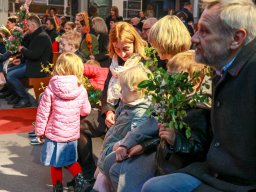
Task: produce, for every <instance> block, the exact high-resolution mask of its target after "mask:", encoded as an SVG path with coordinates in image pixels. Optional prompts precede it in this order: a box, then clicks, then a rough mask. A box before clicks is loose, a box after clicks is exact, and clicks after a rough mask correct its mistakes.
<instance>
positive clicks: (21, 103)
mask: <svg viewBox="0 0 256 192" xmlns="http://www.w3.org/2000/svg"><path fill="white" fill-rule="evenodd" d="M31 106H32V105H31V103H30V101H29V100H27V99H20V100H19V102H18V103H16V104H15V105H14V106H13V108H26V107H31Z"/></svg>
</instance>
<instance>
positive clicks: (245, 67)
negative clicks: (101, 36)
mask: <svg viewBox="0 0 256 192" xmlns="http://www.w3.org/2000/svg"><path fill="white" fill-rule="evenodd" d="M255 72H256V39H254V40H253V41H252V42H251V43H249V44H248V45H246V46H245V47H243V48H242V50H241V51H240V52H239V53H238V55H237V57H236V58H235V60H234V62H233V65H232V66H231V67H230V68H229V69H228V70H227V71H226V72H225V74H223V75H222V77H220V76H216V77H215V78H214V79H213V98H212V111H211V124H212V130H213V140H212V143H211V146H210V149H209V152H208V154H207V160H206V162H204V163H196V164H192V165H190V166H188V167H186V168H185V169H183V170H182V172H186V173H188V174H191V175H194V176H195V177H197V178H199V179H200V180H201V181H203V183H204V184H203V185H201V186H200V187H199V188H198V189H197V190H196V191H216V190H219V191H232V192H234V191H239V192H242V191H249V189H254V190H256V139H255V136H256V75H255ZM207 185H208V186H207Z"/></svg>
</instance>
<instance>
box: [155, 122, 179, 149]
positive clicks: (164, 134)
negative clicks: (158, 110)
mask: <svg viewBox="0 0 256 192" xmlns="http://www.w3.org/2000/svg"><path fill="white" fill-rule="evenodd" d="M158 128H159V137H160V138H161V139H164V140H165V141H166V142H168V143H169V144H170V145H173V144H174V141H175V136H176V134H175V130H174V128H171V129H170V128H168V127H164V125H163V124H160V123H159V124H158Z"/></svg>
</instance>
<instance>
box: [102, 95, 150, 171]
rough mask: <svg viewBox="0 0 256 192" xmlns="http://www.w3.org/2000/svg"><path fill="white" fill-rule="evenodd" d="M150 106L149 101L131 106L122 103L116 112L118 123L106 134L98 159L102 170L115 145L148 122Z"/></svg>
mask: <svg viewBox="0 0 256 192" xmlns="http://www.w3.org/2000/svg"><path fill="white" fill-rule="evenodd" d="M150 104H151V102H150V101H149V100H148V99H142V100H138V101H137V102H133V103H129V104H124V103H122V102H121V103H120V105H119V106H118V108H117V110H116V123H115V124H114V125H113V126H112V127H111V128H110V129H109V130H108V132H107V133H106V136H105V139H104V142H103V149H102V152H101V154H100V156H99V159H98V166H99V167H100V168H101V169H102V164H103V161H104V159H105V158H106V156H107V155H108V154H110V153H111V152H112V148H113V146H114V144H115V143H116V142H118V141H120V140H122V139H124V138H125V136H126V135H127V133H128V132H130V131H133V130H136V129H137V128H138V127H139V126H140V125H142V124H143V123H145V122H146V121H147V120H148V118H149V117H148V115H147V109H148V108H149V106H150Z"/></svg>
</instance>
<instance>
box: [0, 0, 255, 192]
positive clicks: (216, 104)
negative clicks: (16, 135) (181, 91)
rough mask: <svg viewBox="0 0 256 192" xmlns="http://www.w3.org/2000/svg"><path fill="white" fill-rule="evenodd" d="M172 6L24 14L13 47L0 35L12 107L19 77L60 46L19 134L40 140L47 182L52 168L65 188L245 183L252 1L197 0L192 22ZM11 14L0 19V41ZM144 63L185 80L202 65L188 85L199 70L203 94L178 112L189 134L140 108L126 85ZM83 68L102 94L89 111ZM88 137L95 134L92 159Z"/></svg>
mask: <svg viewBox="0 0 256 192" xmlns="http://www.w3.org/2000/svg"><path fill="white" fill-rule="evenodd" d="M175 14H176V15H167V16H165V17H163V18H161V19H159V20H158V19H156V18H153V17H148V18H147V17H146V16H145V15H144V13H143V12H140V14H139V16H138V18H132V19H131V21H130V22H126V21H123V18H122V17H121V16H120V15H119V13H118V8H117V7H115V6H113V7H112V8H111V11H110V15H109V16H108V17H107V18H106V19H105V20H104V19H103V18H101V17H98V16H96V15H93V16H92V17H89V15H88V13H87V12H80V13H77V14H76V17H75V21H74V22H71V21H64V20H63V22H61V21H58V18H57V16H56V12H55V11H54V10H52V13H51V16H50V17H49V18H46V19H45V21H44V22H45V25H44V26H43V25H42V21H41V19H40V18H39V17H38V16H37V15H35V14H29V15H28V17H27V24H26V28H27V29H26V31H25V32H24V37H23V41H22V44H21V45H20V46H19V47H18V54H17V53H16V54H15V55H13V53H12V52H11V51H9V50H5V48H4V45H3V46H2V45H1V44H0V46H2V47H3V51H2V49H1V50H0V51H1V55H0V61H2V63H1V65H0V72H4V73H5V76H6V82H7V83H6V85H5V87H4V88H3V89H2V90H1V91H0V98H6V99H7V100H8V103H9V104H13V105H14V106H13V107H14V108H21V107H30V106H31V103H30V100H29V95H28V93H27V92H26V89H25V87H24V86H23V84H22V82H21V79H22V78H28V77H44V76H46V75H47V74H44V73H43V72H42V71H41V64H48V63H50V62H52V61H51V59H52V52H53V51H58V52H62V54H61V55H60V56H59V58H58V59H57V62H56V63H55V65H54V67H53V71H52V72H51V75H52V78H51V80H50V82H49V85H48V86H47V88H46V89H45V91H44V93H43V94H42V95H41V100H40V102H39V104H38V110H37V116H36V120H35V124H34V126H35V130H34V132H32V133H31V135H34V136H36V141H37V143H39V144H42V152H41V162H42V163H43V164H44V165H46V166H50V170H51V180H52V184H53V191H57V192H60V191H63V183H62V168H64V167H65V168H67V169H68V170H69V171H70V173H71V174H72V175H73V176H74V179H73V180H72V181H70V182H68V183H67V185H68V187H70V188H73V189H74V191H75V192H85V191H99V192H112V191H118V192H137V191H138V192H139V191H143V192H151V191H152V192H153V191H168V192H174V191H181V192H190V191H204V192H205V191H209V192H210V191H212V192H217V191H232V192H233V191H237V192H238V191H239V192H242V191H255V190H256V164H255V161H256V159H255V157H256V154H255V151H256V150H255V149H256V142H255V139H254V136H255V135H254V133H255V131H254V130H255V127H256V123H255V118H256V106H255V105H256V85H255V83H256V80H255V74H254V72H255V71H254V68H255V70H256V39H255V38H256V25H255V23H254V22H255V21H256V5H255V3H254V2H253V1H252V0H232V1H228V0H214V1H213V0H202V14H201V16H200V19H199V21H198V23H197V26H196V27H194V20H193V15H192V14H191V3H185V5H184V8H182V9H181V10H179V11H177V12H176V13H175ZM15 19H16V18H15V17H10V18H9V19H8V22H7V25H6V27H5V28H3V27H2V28H0V34H1V38H2V40H3V39H4V38H6V36H9V35H10V34H11V32H12V27H14V26H15V22H16V20H15ZM195 29H196V30H195ZM39 45H40V46H39ZM150 47H152V48H154V49H155V50H156V53H157V55H156V56H157V58H158V61H155V60H154V61H155V62H156V66H155V67H148V66H147V65H146V63H148V62H151V61H152V58H150V57H149V56H148V55H147V54H146V51H145V50H146V49H148V48H150ZM10 57H11V58H12V59H11V61H10V63H9V65H8V67H7V71H5V70H4V66H5V61H6V60H8V59H9V58H10ZM9 60H10V59H9ZM207 66H208V67H210V68H211V70H210V77H206V72H205V71H204V70H205V68H206V67H207ZM156 68H162V69H163V70H167V71H168V73H169V75H172V74H173V73H177V72H187V73H188V76H189V78H191V79H193V72H196V71H204V73H203V75H201V76H200V80H199V81H198V82H197V83H196V84H195V86H194V87H193V90H194V91H196V90H198V89H199V87H201V86H202V85H203V84H204V83H203V82H204V81H205V79H206V78H208V80H210V82H211V83H212V88H211V89H212V90H211V91H210V92H208V93H207V94H210V95H211V102H210V103H196V104H195V105H194V106H193V107H188V108H187V109H186V114H185V115H184V116H183V121H184V122H185V123H186V124H187V125H188V126H189V127H190V130H191V134H190V136H189V137H187V135H186V131H185V129H183V128H182V129H180V130H179V129H175V128H174V127H171V128H170V127H168V125H166V124H163V123H160V122H158V120H157V117H156V116H155V114H154V113H152V114H148V109H149V108H150V106H151V105H152V100H151V98H150V96H149V95H148V94H146V92H145V89H142V88H138V85H139V84H140V83H141V82H142V81H145V80H148V79H149V78H150V77H151V76H153V75H154V70H156ZM84 76H86V77H87V78H88V79H89V81H90V83H91V84H92V86H93V87H94V88H95V89H97V90H100V91H102V96H101V104H100V106H97V107H96V108H94V107H92V106H91V103H90V101H89V99H88V93H87V90H86V88H85V87H84V86H83V78H84ZM169 86H172V85H169ZM189 96H190V95H188V97H189ZM247 104H248V105H247ZM163 113H164V110H163ZM94 137H104V141H103V145H102V149H101V153H100V155H99V158H98V160H97V162H95V159H94V157H93V149H92V138H94ZM254 154H255V155H254Z"/></svg>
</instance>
